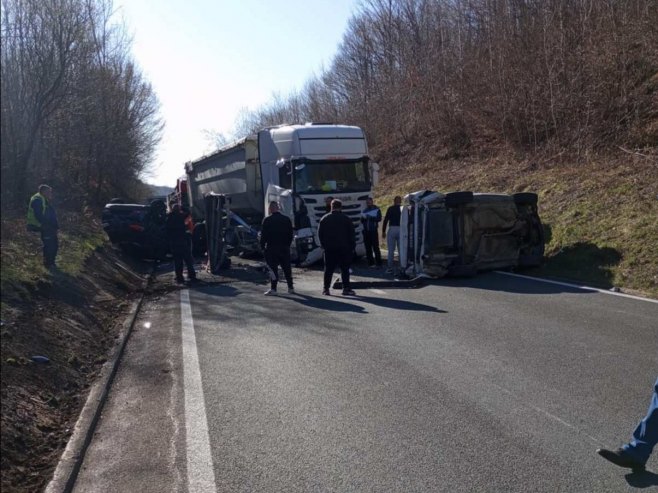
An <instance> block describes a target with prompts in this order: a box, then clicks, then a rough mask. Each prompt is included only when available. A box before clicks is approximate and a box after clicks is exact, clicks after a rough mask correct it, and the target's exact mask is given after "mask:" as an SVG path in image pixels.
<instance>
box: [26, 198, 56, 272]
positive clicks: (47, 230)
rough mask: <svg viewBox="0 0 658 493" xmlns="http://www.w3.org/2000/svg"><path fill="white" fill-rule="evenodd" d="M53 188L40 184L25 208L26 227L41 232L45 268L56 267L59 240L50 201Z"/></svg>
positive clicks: (53, 210) (53, 209)
mask: <svg viewBox="0 0 658 493" xmlns="http://www.w3.org/2000/svg"><path fill="white" fill-rule="evenodd" d="M52 197H53V189H52V188H51V187H50V186H48V185H40V186H39V191H38V192H37V193H35V194H34V195H33V196H32V198H31V199H30V205H29V207H28V209H27V229H28V230H30V231H35V232H39V233H41V243H42V244H43V265H44V266H45V267H46V268H47V269H54V268H56V265H55V257H57V250H59V241H58V239H57V230H58V229H59V224H58V222H57V214H55V208H54V207H53V205H52V203H51V201H52Z"/></svg>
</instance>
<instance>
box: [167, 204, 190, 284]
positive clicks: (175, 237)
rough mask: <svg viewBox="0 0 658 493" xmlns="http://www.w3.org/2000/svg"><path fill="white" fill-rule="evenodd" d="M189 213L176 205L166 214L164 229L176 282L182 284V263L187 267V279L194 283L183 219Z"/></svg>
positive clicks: (183, 280)
mask: <svg viewBox="0 0 658 493" xmlns="http://www.w3.org/2000/svg"><path fill="white" fill-rule="evenodd" d="M188 214H189V212H188V211H187V210H186V209H183V208H181V206H180V205H178V204H176V205H174V206H173V207H172V208H171V212H170V213H169V214H167V222H166V225H165V229H166V231H167V239H168V240H169V246H170V248H171V254H172V255H173V256H174V271H175V272H176V282H177V283H178V284H182V283H184V282H185V278H184V277H183V262H185V265H186V266H187V278H188V280H189V281H196V272H195V271H194V260H193V259H192V248H191V241H190V236H189V232H188V228H187V225H186V224H185V219H186V218H187V215H188Z"/></svg>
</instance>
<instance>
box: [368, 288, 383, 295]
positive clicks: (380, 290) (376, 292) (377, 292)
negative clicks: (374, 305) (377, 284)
mask: <svg viewBox="0 0 658 493" xmlns="http://www.w3.org/2000/svg"><path fill="white" fill-rule="evenodd" d="M368 291H372V292H373V293H375V294H379V295H383V294H386V291H384V290H382V289H376V288H370V289H369V290H368Z"/></svg>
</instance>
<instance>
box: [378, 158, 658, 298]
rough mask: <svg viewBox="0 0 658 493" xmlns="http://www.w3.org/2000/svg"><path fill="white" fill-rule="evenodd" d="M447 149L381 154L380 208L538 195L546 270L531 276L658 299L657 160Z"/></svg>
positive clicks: (536, 270)
mask: <svg viewBox="0 0 658 493" xmlns="http://www.w3.org/2000/svg"><path fill="white" fill-rule="evenodd" d="M441 155H442V152H441V150H436V151H435V152H432V150H431V149H427V148H419V149H417V150H416V151H412V150H410V149H402V150H399V149H398V150H396V152H391V151H386V150H383V151H380V153H379V155H378V156H377V158H378V160H379V161H380V163H381V165H382V167H383V168H384V172H383V176H382V179H381V182H380V183H379V185H378V187H377V200H378V203H379V205H380V206H381V207H383V206H386V205H389V204H390V203H392V198H393V196H395V195H398V194H399V195H404V194H406V193H409V192H412V191H417V190H425V189H429V190H437V191H442V192H450V191H456V190H471V191H473V192H493V193H515V192H522V191H532V192H536V193H538V194H539V213H540V217H541V219H542V222H543V223H544V227H545V230H546V232H547V250H546V259H545V261H546V263H545V265H544V266H543V267H542V268H540V269H535V270H533V271H530V272H528V273H529V274H532V275H538V276H547V277H551V278H560V279H568V280H571V281H574V282H578V283H586V284H590V285H594V286H598V287H603V288H611V287H618V288H621V289H623V290H624V291H628V292H636V293H642V294H645V295H649V296H652V297H656V298H658V252H657V251H656V245H658V153H655V150H654V154H653V155H650V154H644V153H629V152H625V151H621V150H620V151H619V152H618V153H616V154H613V155H610V154H607V155H596V154H590V155H589V156H587V157H586V158H581V159H576V158H570V157H569V156H567V155H566V153H564V152H560V153H557V154H554V155H548V154H545V155H538V154H535V155H518V154H512V153H509V154H508V155H499V156H497V157H493V158H488V159H487V158H473V157H470V158H461V159H450V158H443V159H441V158H440V157H433V156H441Z"/></svg>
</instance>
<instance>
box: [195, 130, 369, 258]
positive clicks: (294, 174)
mask: <svg viewBox="0 0 658 493" xmlns="http://www.w3.org/2000/svg"><path fill="white" fill-rule="evenodd" d="M185 172H186V175H187V185H186V187H187V194H188V198H189V203H190V205H191V208H192V214H193V217H194V219H195V223H196V225H197V226H196V227H197V228H204V224H205V221H206V219H207V218H206V217H205V206H204V197H205V196H206V195H208V194H210V193H215V194H221V195H224V196H225V197H227V198H228V200H229V204H230V215H231V217H230V220H231V221H230V226H229V227H227V228H225V229H224V231H225V234H226V239H225V240H226V243H227V245H229V246H230V247H231V248H233V251H234V253H235V252H250V251H254V250H257V249H258V241H257V234H256V232H257V231H258V230H259V229H260V225H261V223H262V220H263V217H264V215H265V213H266V211H267V207H268V204H269V202H271V201H277V202H278V203H279V206H280V210H281V212H282V213H283V214H285V215H287V216H288V217H290V219H291V220H292V222H293V225H294V229H295V238H294V241H293V244H292V245H291V253H292V257H293V259H294V260H295V261H296V262H297V263H298V264H300V265H310V264H312V263H314V262H316V261H318V260H320V259H321V257H322V250H321V248H320V243H319V240H318V237H317V230H318V223H319V221H320V219H321V218H322V216H324V214H325V213H326V209H325V207H326V206H325V199H326V198H327V197H333V198H335V199H340V200H341V201H342V202H343V212H344V213H345V214H347V215H348V216H349V217H350V219H351V220H352V222H353V223H354V227H355V234H356V244H357V247H356V253H357V255H363V254H364V253H365V249H364V246H363V233H362V226H361V222H360V218H359V215H360V213H361V210H362V209H363V207H364V206H365V201H366V199H367V198H368V196H370V195H371V193H372V188H373V186H374V185H375V183H376V180H377V175H378V166H377V164H376V163H373V162H371V160H370V158H369V156H368V146H367V143H366V137H365V135H364V132H363V130H361V129H360V128H359V127H354V126H347V125H333V124H315V123H307V124H305V125H281V126H277V127H271V128H266V129H263V130H260V131H259V132H257V133H256V134H253V135H249V136H248V137H246V138H244V139H241V140H239V141H237V142H235V143H233V144H231V145H228V146H226V147H223V148H221V149H219V150H218V151H217V152H215V153H213V154H210V155H207V156H203V157H201V158H199V159H197V160H195V161H190V162H187V163H186V164H185ZM194 236H195V238H201V237H202V236H203V232H201V231H200V232H199V233H196V234H195V235H194Z"/></svg>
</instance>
